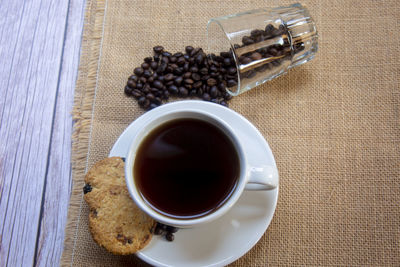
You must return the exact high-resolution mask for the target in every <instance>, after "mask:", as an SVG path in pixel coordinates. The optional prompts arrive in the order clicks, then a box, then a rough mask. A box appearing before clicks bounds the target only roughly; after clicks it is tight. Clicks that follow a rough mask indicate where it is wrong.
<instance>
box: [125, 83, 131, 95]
mask: <svg viewBox="0 0 400 267" xmlns="http://www.w3.org/2000/svg"><path fill="white" fill-rule="evenodd" d="M124 92H125V94H127V95H131V94H132V88H131V87H129V86H128V85H127V86H125V88H124Z"/></svg>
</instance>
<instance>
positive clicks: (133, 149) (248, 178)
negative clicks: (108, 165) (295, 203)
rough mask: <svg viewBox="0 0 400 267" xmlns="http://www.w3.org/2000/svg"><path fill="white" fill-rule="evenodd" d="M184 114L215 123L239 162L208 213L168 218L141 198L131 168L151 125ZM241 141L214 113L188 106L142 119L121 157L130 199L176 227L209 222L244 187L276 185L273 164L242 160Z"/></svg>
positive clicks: (263, 187)
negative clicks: (231, 183)
mask: <svg viewBox="0 0 400 267" xmlns="http://www.w3.org/2000/svg"><path fill="white" fill-rule="evenodd" d="M184 118H190V119H198V120H203V121H205V122H208V123H211V124H213V125H214V126H216V127H218V128H219V129H220V130H221V131H222V132H223V133H225V135H226V136H227V137H228V138H229V139H230V140H231V142H232V144H233V145H234V147H235V149H236V152H237V154H238V157H239V162H240V168H239V169H240V174H239V178H238V182H237V186H236V187H235V189H234V191H233V192H232V194H231V196H230V198H229V199H228V200H227V201H226V202H225V203H224V204H222V205H221V206H220V207H219V208H217V209H216V210H215V211H213V212H212V213H210V214H207V215H205V216H202V217H197V218H193V219H180V218H172V217H168V216H167V215H164V214H161V213H160V212H158V211H156V210H155V209H153V208H152V207H151V206H150V205H149V204H147V203H146V201H145V200H144V199H143V198H142V196H141V194H140V192H139V189H138V188H137V186H136V183H135V181H134V179H135V177H134V172H133V169H134V163H135V157H136V154H137V152H138V149H139V147H140V144H141V143H142V141H143V140H144V139H145V138H146V136H148V135H149V134H150V133H151V132H152V131H153V130H154V129H156V128H158V127H159V126H160V125H162V124H164V123H166V122H169V121H172V120H176V119H184ZM245 145H246V144H243V143H242V142H240V140H239V138H238V137H237V135H236V134H235V130H234V129H232V128H231V127H230V126H229V125H228V124H227V123H225V122H224V121H223V120H222V119H220V118H218V117H217V116H216V115H214V114H211V113H208V112H206V111H199V110H191V109H185V110H179V111H170V112H167V113H164V114H162V115H160V116H158V117H155V118H152V119H150V120H148V121H147V122H145V124H144V126H143V128H142V129H141V130H140V131H139V132H138V134H137V136H136V137H135V139H134V140H133V141H132V143H131V146H130V149H129V152H128V155H127V157H126V159H125V180H126V184H127V187H128V191H129V193H130V195H131V197H132V199H133V200H134V201H135V203H136V204H137V206H138V207H139V208H140V209H142V210H143V211H144V212H145V213H147V214H148V215H149V216H151V217H152V218H154V219H155V220H156V221H158V222H161V223H163V224H167V225H172V226H175V227H179V228H190V227H194V226H197V225H200V224H204V223H208V222H211V221H213V220H215V219H217V218H219V217H221V216H222V215H224V214H225V213H226V212H227V211H228V210H229V209H230V208H232V207H233V205H234V204H235V203H236V201H237V200H238V199H239V197H240V195H241V194H242V193H243V191H244V190H272V189H275V188H276V187H277V186H278V183H279V176H278V173H277V171H276V168H275V167H274V166H251V165H249V163H248V162H247V160H246V155H245V154H244V152H243V151H244V149H243V147H244V146H245Z"/></svg>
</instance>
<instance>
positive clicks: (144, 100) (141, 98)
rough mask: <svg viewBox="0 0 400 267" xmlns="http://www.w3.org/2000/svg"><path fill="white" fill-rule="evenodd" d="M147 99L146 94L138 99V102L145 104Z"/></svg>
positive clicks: (141, 104)
mask: <svg viewBox="0 0 400 267" xmlns="http://www.w3.org/2000/svg"><path fill="white" fill-rule="evenodd" d="M146 101H147V99H146V97H144V96H141V97H140V98H139V99H138V103H139V105H140V106H142V107H143V106H144V104H145V103H146Z"/></svg>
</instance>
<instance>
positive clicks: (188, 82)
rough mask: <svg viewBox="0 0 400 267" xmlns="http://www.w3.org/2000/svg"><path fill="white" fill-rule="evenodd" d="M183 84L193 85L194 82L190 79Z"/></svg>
mask: <svg viewBox="0 0 400 267" xmlns="http://www.w3.org/2000/svg"><path fill="white" fill-rule="evenodd" d="M183 82H184V83H185V84H193V83H194V81H193V80H192V79H185V80H184V81H183Z"/></svg>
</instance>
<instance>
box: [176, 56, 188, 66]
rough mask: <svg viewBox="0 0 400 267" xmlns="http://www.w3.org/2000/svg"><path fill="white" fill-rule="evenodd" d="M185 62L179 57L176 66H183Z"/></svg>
mask: <svg viewBox="0 0 400 267" xmlns="http://www.w3.org/2000/svg"><path fill="white" fill-rule="evenodd" d="M185 62H186V60H185V58H184V57H179V58H178V60H177V61H176V64H177V65H178V66H183V65H184V64H185Z"/></svg>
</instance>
